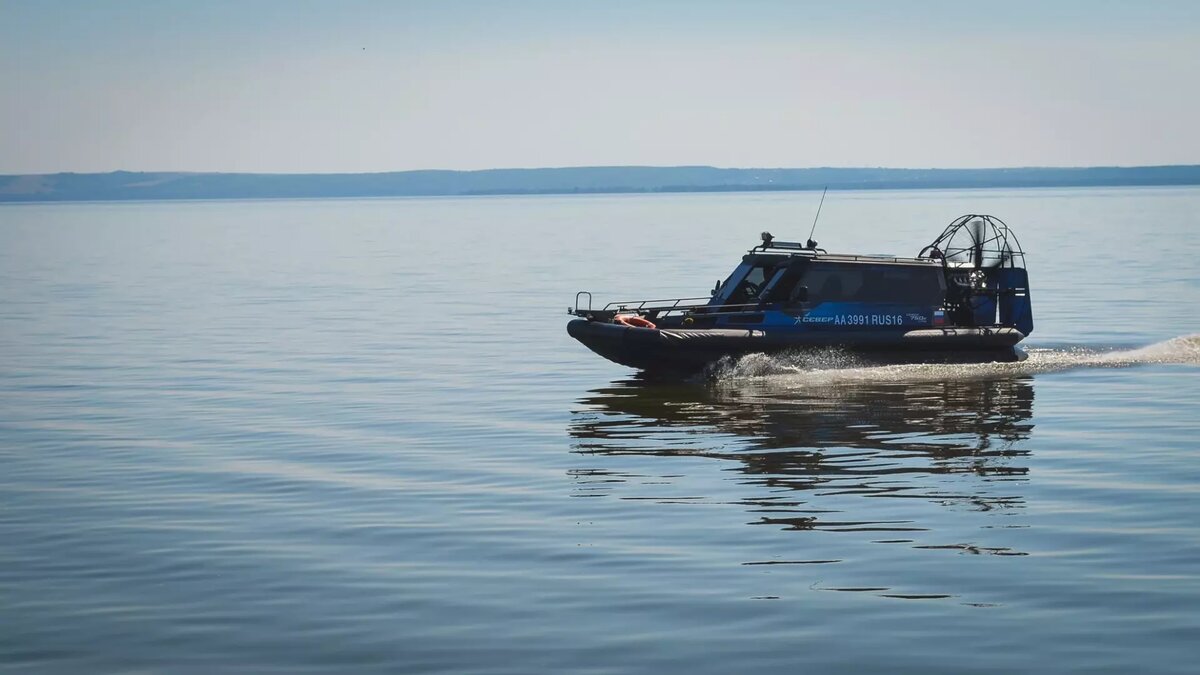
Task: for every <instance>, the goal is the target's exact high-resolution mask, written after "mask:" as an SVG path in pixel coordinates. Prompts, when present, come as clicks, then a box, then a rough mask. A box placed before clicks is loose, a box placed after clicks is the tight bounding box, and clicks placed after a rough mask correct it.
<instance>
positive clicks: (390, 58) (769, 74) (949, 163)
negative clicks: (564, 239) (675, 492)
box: [0, 0, 1200, 174]
mask: <svg viewBox="0 0 1200 675" xmlns="http://www.w3.org/2000/svg"><path fill="white" fill-rule="evenodd" d="M1197 83H1200V2H1196V1H1194V0H1186V1H1174V0H1158V1H1154V0H1145V1H1143V2H1135V1H1133V0H1128V1H1124V2H1114V1H1108V0H1039V1H1030V0H1006V1H1005V2H996V1H994V0H988V1H974V0H956V1H944V0H905V1H903V2H900V1H890V0H824V1H822V2H810V1H805V0H740V1H730V2H714V1H710V0H690V1H681V0H636V1H628V0H599V1H596V2H590V1H584V0H579V1H572V0H561V1H558V0H555V1H549V0H512V1H510V2H502V1H498V0H497V1H491V2H488V1H479V0H442V1H429V2H425V1H415V0H414V1H410V2H405V1H403V0H392V1H387V2H385V1H370V0H341V1H338V2H333V1H320V2H318V1H312V0H288V1H276V0H254V1H247V2H231V1H226V0H205V1H203V2H201V1H188V2H182V1H179V0H125V1H116V0H87V1H83V0H80V1H73V2H72V1H65V0H36V1H35V0H0V97H2V98H0V174H14V173H53V172H60V171H76V172H94V171H112V170H118V169H121V170H129V171H239V172H241V171H244V172H275V173H307V172H370V171H401V170H409V169H485V168H496V167H544V166H604V165H656V166H670V165H697V164H702V165H713V166H723V167H813V166H844V167H858V166H870V167H874V166H886V167H946V168H957V167H1005V166H1091V165H1107V166H1111V165H1158V164H1197V163H1200V124H1198V122H1197V121H1198V120H1200V86H1197Z"/></svg>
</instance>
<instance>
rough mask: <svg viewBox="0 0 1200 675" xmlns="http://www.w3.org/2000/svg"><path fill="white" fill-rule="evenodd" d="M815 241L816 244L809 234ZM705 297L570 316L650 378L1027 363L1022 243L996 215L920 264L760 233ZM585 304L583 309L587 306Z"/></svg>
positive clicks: (931, 249)
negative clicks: (760, 360) (801, 366)
mask: <svg viewBox="0 0 1200 675" xmlns="http://www.w3.org/2000/svg"><path fill="white" fill-rule="evenodd" d="M810 236H811V235H810ZM761 239H762V242H761V243H760V244H758V245H756V246H754V247H753V248H751V249H750V250H749V251H748V252H747V253H746V254H745V255H744V256H743V257H742V260H741V263H740V264H739V265H738V266H737V267H736V268H735V269H734V270H733V272H732V273H731V274H730V275H729V276H728V277H727V278H726V279H725V280H724V281H718V282H717V285H716V287H715V288H713V290H712V292H711V293H710V295H709V297H707V298H705V297H697V298H672V299H666V300H638V301H626V302H610V303H608V304H606V305H604V307H603V308H601V309H594V308H593V306H592V294H591V293H590V292H588V291H580V292H579V293H577V294H576V296H575V304H574V306H572V307H569V308H568V309H567V311H568V313H569V314H571V315H573V316H575V317H576V318H574V319H572V320H571V321H570V322H569V323H568V324H567V332H568V333H569V334H570V335H571V337H573V338H575V339H576V340H578V341H579V342H581V343H583V345H585V346H586V347H588V348H589V349H591V350H592V351H593V352H595V353H597V354H599V355H600V356H603V357H604V358H606V359H609V360H610V361H614V362H616V363H619V364H622V365H625V366H629V367H632V368H637V369H640V370H643V371H647V372H697V371H701V370H703V369H704V368H705V367H707V366H709V365H710V364H713V363H714V362H718V361H720V360H722V359H726V358H737V357H740V356H744V355H746V354H752V353H766V354H773V353H779V352H793V351H799V352H804V351H814V350H817V351H819V350H830V349H835V350H841V351H845V352H848V353H851V354H854V355H856V356H858V357H861V358H862V359H863V360H864V362H868V363H912V362H928V363H978V362H1003V361H1020V360H1023V359H1024V358H1025V354H1024V352H1022V351H1021V350H1020V349H1019V348H1018V347H1017V343H1019V342H1021V340H1024V339H1025V338H1026V337H1027V336H1028V335H1029V334H1030V333H1031V332H1033V310H1032V306H1031V304H1030V293H1029V276H1028V273H1027V272H1026V269H1025V254H1024V252H1023V251H1022V249H1021V245H1020V243H1019V242H1018V241H1017V238H1016V235H1015V234H1014V233H1013V232H1012V230H1010V229H1009V227H1008V225H1006V224H1005V223H1004V222H1003V221H1002V220H1000V219H999V218H996V217H995V216H989V215H979V214H968V215H964V216H961V217H959V218H957V219H955V220H954V221H953V222H952V223H950V224H949V225H948V226H947V227H946V229H945V230H944V231H943V232H942V234H941V235H940V236H938V237H937V239H935V240H934V241H933V242H932V243H931V244H929V245H928V246H926V247H924V248H923V249H921V251H920V252H919V253H918V255H917V256H916V257H915V258H902V257H893V256H879V255H854V254H839V253H828V252H826V251H825V250H824V249H822V248H819V247H818V245H817V242H815V241H813V240H812V239H811V238H810V239H809V240H808V241H807V242H805V243H803V244H801V243H799V242H788V241H779V240H776V239H775V237H774V236H772V235H771V233H769V232H763V233H762V235H761ZM585 301H586V304H585Z"/></svg>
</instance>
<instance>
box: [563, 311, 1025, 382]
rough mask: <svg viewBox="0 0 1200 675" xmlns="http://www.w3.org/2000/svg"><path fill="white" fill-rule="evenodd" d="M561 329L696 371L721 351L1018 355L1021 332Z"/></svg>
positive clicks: (1001, 358)
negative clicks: (837, 350) (825, 350)
mask: <svg viewBox="0 0 1200 675" xmlns="http://www.w3.org/2000/svg"><path fill="white" fill-rule="evenodd" d="M567 333H568V334H569V335H570V336H571V337H573V338H575V339H576V340H579V342H581V343H583V345H584V346H586V347H587V348H588V349H591V350H592V351H594V352H596V353H597V354H599V355H600V356H603V357H604V358H606V359H608V360H610V361H613V362H615V363H619V364H621V365H625V366H629V367H631V368H638V369H640V370H645V371H666V372H698V371H700V370H703V369H704V368H705V367H706V366H707V365H709V364H711V363H714V362H716V361H719V360H721V359H722V358H724V357H734V358H736V357H739V356H744V355H746V354H753V353H765V354H772V353H779V352H790V351H806V350H822V349H840V350H844V351H847V352H851V353H854V354H856V355H859V356H861V357H862V358H863V360H864V361H867V362H871V363H987V362H1010V361H1020V360H1022V359H1023V358H1024V353H1023V352H1021V351H1020V350H1019V349H1017V348H1016V345H1017V343H1018V342H1020V341H1021V340H1023V339H1024V338H1025V335H1024V334H1023V333H1021V332H1020V331H1018V330H1016V329H1015V328H1007V327H994V328H922V329H916V330H894V331H861V330H860V331H824V330H822V331H772V330H759V329H752V328H751V329H725V328H707V329H669V328H668V329H661V330H659V329H653V328H636V327H628V326H622V325H617V324H611V323H604V322H601V321H588V320H586V319H574V320H572V321H571V322H569V323H568V324H567Z"/></svg>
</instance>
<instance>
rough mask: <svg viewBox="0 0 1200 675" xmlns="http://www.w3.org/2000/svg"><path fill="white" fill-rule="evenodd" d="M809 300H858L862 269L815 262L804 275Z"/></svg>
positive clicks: (813, 301) (816, 301) (814, 301)
mask: <svg viewBox="0 0 1200 675" xmlns="http://www.w3.org/2000/svg"><path fill="white" fill-rule="evenodd" d="M802 283H804V285H806V286H808V300H809V302H812V303H819V302H857V301H858V295H859V290H860V289H861V288H862V283H863V275H862V271H861V270H859V269H855V267H854V266H853V265H839V264H836V263H820V262H818V263H813V264H812V265H811V266H810V267H809V269H808V273H807V274H805V275H804V280H803V282H802Z"/></svg>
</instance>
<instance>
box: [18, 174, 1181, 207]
mask: <svg viewBox="0 0 1200 675" xmlns="http://www.w3.org/2000/svg"><path fill="white" fill-rule="evenodd" d="M1183 185H1200V165H1171V166H1140V167H1081V168H1056V167H1024V168H1000V169H889V168H806V169H753V168H751V169H723V168H717V167H709V166H675V167H647V166H608V167H567V168H545V169H485V170H480V171H445V170H422V171H398V172H388V173H360V174H345V173H343V174H254V173H184V172H129V171H114V172H109V173H56V174H28V175H6V176H0V203H29V202H80V201H147V200H203V199H322V198H368V197H434V196H485V195H570V194H638V193H647V194H653V193H681V192H792V191H806V190H820V189H822V188H825V187H828V188H829V189H831V190H935V189H1004V188H1039V187H1151V186H1160V187H1166V186H1183Z"/></svg>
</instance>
